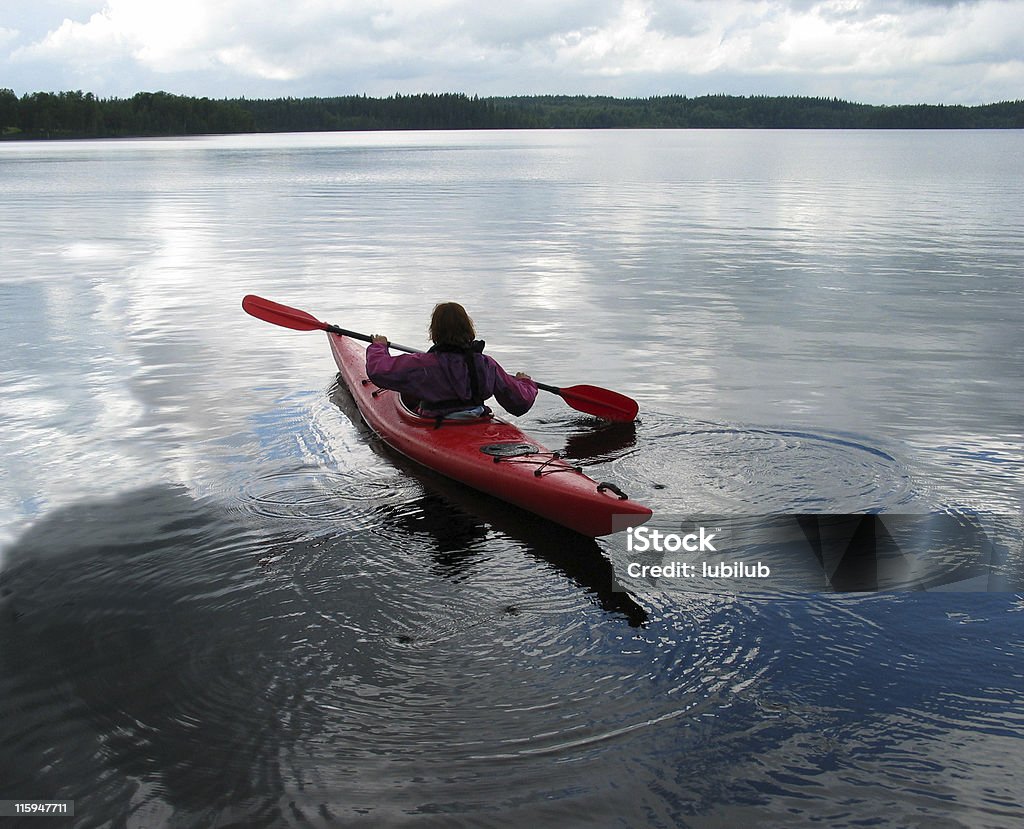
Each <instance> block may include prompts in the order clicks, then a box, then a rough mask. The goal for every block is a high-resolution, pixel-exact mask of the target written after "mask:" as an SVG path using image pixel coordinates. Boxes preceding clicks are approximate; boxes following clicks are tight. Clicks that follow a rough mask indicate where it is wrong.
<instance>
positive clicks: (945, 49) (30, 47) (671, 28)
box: [0, 0, 1024, 102]
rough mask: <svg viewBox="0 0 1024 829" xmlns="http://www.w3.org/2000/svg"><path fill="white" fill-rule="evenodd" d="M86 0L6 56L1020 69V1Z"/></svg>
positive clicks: (442, 86) (376, 71)
mask: <svg viewBox="0 0 1024 829" xmlns="http://www.w3.org/2000/svg"><path fill="white" fill-rule="evenodd" d="M54 2H59V0H54ZM82 2H83V0H76V3H75V8H76V9H77V11H78V13H79V16H77V17H67V18H65V19H63V20H62V21H61V22H60V23H58V24H56V25H52V26H50V28H49V29H48V30H47V31H46V32H45V34H41V35H39V36H37V37H35V39H33V40H31V41H30V42H18V43H17V45H16V47H15V48H14V51H13V53H12V54H11V58H10V61H9V65H10V66H12V67H17V68H18V69H19V72H20V76H21V77H23V78H24V77H30V76H31V75H32V72H33V70H34V71H35V72H36V73H37V75H41V74H45V73H49V74H52V75H59V74H61V73H63V75H64V76H65V77H67V76H72V77H75V78H76V79H83V78H89V77H95V78H97V79H102V78H109V77H110V76H111V74H112V73H115V72H116V73H117V74H118V75H122V76H124V77H126V78H132V77H134V78H135V79H136V80H137V82H141V81H147V82H152V81H154V80H155V81H157V82H158V83H159V82H160V81H164V83H162V84H160V85H161V86H162V87H164V88H171V89H173V90H174V91H184V92H188V93H189V94H210V95H214V94H229V95H230V94H250V95H252V94H262V95H277V94H321V95H330V94H346V93H352V92H367V93H369V94H388V93H390V92H394V91H450V90H459V91H468V92H471V93H473V92H475V93H479V94H516V93H524V94H530V93H537V92H553V93H560V92H561V93H600V92H604V93H607V94H630V95H649V94H657V93H661V92H666V91H675V92H681V93H686V94H692V93H699V92H712V91H739V92H751V93H755V92H757V93H760V92H765V93H774V94H791V93H792V94H804V93H807V92H811V94H837V95H840V96H842V97H856V96H855V95H854V94H853V93H855V92H861V93H863V94H862V95H861V98H862V99H864V100H868V101H870V102H904V101H912V100H915V99H918V100H924V99H927V100H933V101H937V102H956V101H958V100H962V101H964V102H977V101H978V100H996V99H999V98H1003V97H1007V95H1006V93H1007V92H1010V91H1011V90H1014V89H1019V87H1018V86H1017V85H1019V84H1020V83H1021V81H1022V79H1024V78H1022V73H1021V67H1020V63H1021V61H1022V59H1024V47H1022V44H1024V0H970V1H969V2H951V0H897V2H883V0H789V2H781V1H780V0H675V2H671V1H670V0H590V1H589V2H588V0H566V2H562V3H554V4H553V3H551V2H550V0H521V2H519V3H516V4H509V3H505V2H502V3H499V2H481V1H480V0H476V1H475V2H472V1H471V0H383V2H381V0H347V1H346V2H337V0H292V1H291V2H287V3H285V2H279V1H278V0H264V2H259V0H245V2H243V0H219V2H217V3H209V2H206V0H107V2H106V3H105V4H104V5H102V7H97V6H96V5H95V4H94V5H91V6H88V7H84V6H83V5H82ZM85 8H87V9H88V13H86V12H83V9H85ZM2 31H4V30H0V43H2V42H3V40H4V38H3V35H2ZM8 31H9V30H8ZM7 40H8V41H12V40H17V38H15V37H14V36H8V37H7ZM132 70H134V71H132ZM743 84H746V88H743ZM732 85H735V86H736V89H735V90H733V89H731V88H723V87H731V86H732ZM138 88H142V87H141V86H140V87H138ZM95 91H97V92H100V93H101V94H103V93H104V91H105V90H103V89H96V90H95ZM922 95H924V96H926V98H922V97H921V96H922ZM865 96H866V97H865ZM893 97H895V98H896V100H892V98H893ZM1012 97H1019V91H1018V92H1017V94H1015V95H1012Z"/></svg>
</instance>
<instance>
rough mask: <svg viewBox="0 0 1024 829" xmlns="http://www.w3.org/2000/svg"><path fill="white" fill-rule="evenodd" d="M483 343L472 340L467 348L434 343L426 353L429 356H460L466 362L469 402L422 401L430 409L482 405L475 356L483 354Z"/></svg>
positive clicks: (482, 399) (482, 400)
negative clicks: (442, 354) (440, 354)
mask: <svg viewBox="0 0 1024 829" xmlns="http://www.w3.org/2000/svg"><path fill="white" fill-rule="evenodd" d="M483 351H484V341H483V340H473V342H472V343H470V344H469V345H468V346H460V345H452V344H450V343H436V344H435V345H433V346H431V348H430V350H429V351H428V352H427V353H429V354H437V353H444V354H461V355H462V358H463V359H464V360H465V361H466V371H467V372H469V393H470V397H471V399H470V400H456V399H452V400H437V401H435V400H430V401H424V402H426V403H427V405H428V406H429V407H430V408H431V409H455V408H458V407H460V406H461V407H465V408H472V407H474V406H483V405H484V396H483V395H482V394H481V393H480V385H481V384H480V374H479V373H478V372H477V368H476V359H475V355H477V354H483Z"/></svg>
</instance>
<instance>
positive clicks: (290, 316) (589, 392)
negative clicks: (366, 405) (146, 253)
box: [242, 294, 639, 421]
mask: <svg viewBox="0 0 1024 829" xmlns="http://www.w3.org/2000/svg"><path fill="white" fill-rule="evenodd" d="M242 309H243V310H244V311H245V312H246V313H247V314H251V315H252V316H254V317H256V318H257V319H261V320H263V321H264V322H269V323H272V324H274V325H280V326H283V327H284V328H291V329H293V330H295V331H316V330H320V331H327V332H328V333H331V334H339V335H341V336H344V337H351V338H352V339H353V340H361V341H363V342H367V343H370V342H373V337H371V336H370V335H369V334H361V333H359V332H358V331H350V330H348V329H347V328H341V327H339V326H337V325H331V324H329V323H326V322H322V321H321V320H318V319H317V318H316V317H314V316H313V315H312V314H308V313H306V312H305V311H301V310H299V309H298V308H292V307H290V306H288V305H281V304H280V303H278V302H273V301H271V300H269V299H263V298H262V297H258V296H254V295H252V294H250V295H248V296H246V297H245V298H244V299H243V300H242ZM388 347H389V348H393V349H395V350H396V351H404V352H406V353H408V354H422V353H423V352H422V350H421V349H418V348H410V347H409V346H407V345H399V344H398V343H392V342H389V343H388ZM534 383H536V385H537V388H538V389H542V390H543V391H546V392H550V393H551V394H557V395H558V396H559V397H561V398H562V399H563V400H564V401H565V402H566V403H568V404H569V405H570V406H572V407H573V408H574V409H576V410H578V411H581V412H586V413H587V414H592V415H594V416H596V417H603V418H605V419H607V420H618V421H632V420H633V419H634V418H636V415H637V411H638V408H639V407H638V406H637V403H636V401H635V400H633V399H631V398H629V397H626V396H625V395H624V394H619V393H618V392H614V391H609V390H608V389H602V388H600V387H599V386H586V385H581V386H570V387H568V388H559V387H558V386H549V385H547V384H546V383H537V381H536V380H534Z"/></svg>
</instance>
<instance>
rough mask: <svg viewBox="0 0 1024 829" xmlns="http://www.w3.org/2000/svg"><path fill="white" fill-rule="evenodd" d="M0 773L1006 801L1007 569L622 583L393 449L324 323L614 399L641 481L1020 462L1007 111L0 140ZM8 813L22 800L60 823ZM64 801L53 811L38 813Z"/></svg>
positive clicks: (589, 437)
mask: <svg viewBox="0 0 1024 829" xmlns="http://www.w3.org/2000/svg"><path fill="white" fill-rule="evenodd" d="M0 182H2V184H0V261H2V263H3V268H2V269H0V312H2V318H3V326H2V330H0V372H2V375H0V376H2V382H3V403H2V405H3V413H4V415H3V423H4V428H3V430H2V432H0V447H2V454H0V463H2V464H3V477H2V480H0V800H3V799H10V798H41V799H42V798H46V799H51V798H62V799H69V800H74V801H75V802H76V816H75V818H74V819H73V821H72V820H71V819H67V818H65V819H54V821H52V822H53V823H54V825H57V824H58V823H59V824H60V825H71V824H72V823H73V825H75V826H83V827H85V826H89V827H92V826H156V825H175V826H192V825H194V826H215V825H216V826H228V825H238V826H333V825H341V826H363V825H365V826H392V825H394V826H419V825H423V826H435V825H436V826H474V827H476V826H519V825H527V824H532V825H538V826H547V825H558V826H575V825H579V826H584V825H587V826H589V825H602V826H734V825H737V824H739V823H741V822H746V823H752V824H754V825H775V826H782V825H785V826H809V825H812V824H813V825H822V824H826V825H829V826H853V825H864V824H870V825H879V826H901V827H902V826H944V827H945V826H948V827H955V826H965V827H983V826H992V827H1002V826H1008V825H1011V824H1015V823H1019V822H1021V821H1024V807H1022V806H1021V802H1022V799H1024V798H1022V795H1024V790H1022V788H1021V783H1020V775H1019V769H1020V767H1021V764H1022V762H1024V739H1022V737H1021V734H1022V727H1024V709H1022V707H1021V700H1022V697H1024V668H1022V661H1021V656H1022V653H1024V600H1022V598H1021V595H1020V594H1019V593H1015V592H1001V593H1000V592H989V593H959V592H954V593H945V594H935V593H913V592H901V591H896V592H885V593H866V594H829V593H823V592H806V593H793V594H787V595H783V596H776V597H770V598H765V597H757V596H745V595H734V594H728V593H716V592H714V591H704V592H685V591H679V590H665V589H661V588H660V587H658V586H657V585H654V586H649V585H646V584H645V583H642V582H640V583H630V585H629V590H628V591H627V592H622V591H621V590H614V589H612V584H613V573H614V574H615V576H616V577H619V576H621V575H622V569H623V567H624V564H625V562H626V557H625V554H624V553H623V548H622V544H621V542H620V541H616V540H615V537H613V538H611V539H603V540H598V541H588V540H584V539H581V538H577V537H575V536H572V535H571V534H567V533H564V532H561V531H559V530H557V529H556V528H554V527H548V526H545V525H543V523H541V522H536V521H532V520H530V519H527V518H524V517H523V516H522V515H520V514H518V513H517V512H516V511H514V510H513V509H511V508H508V507H505V506H504V505H502V504H500V503H497V502H494V501H491V500H490V499H487V498H484V497H482V496H478V495H476V494H474V493H472V492H468V491H466V490H464V489H462V488H461V487H459V486H457V485H454V484H451V483H449V482H446V481H445V480H443V479H441V478H439V477H437V476H435V475H432V474H430V473H427V472H425V471H422V470H419V469H417V468H415V467H414V466H413V465H411V464H410V463H408V462H406V461H403V460H402V459H401V458H399V457H396V456H395V455H394V454H393V453H391V452H390V451H389V450H387V448H386V447H384V446H382V444H381V443H380V441H379V439H377V438H375V437H374V436H373V435H372V434H370V433H369V432H368V431H367V430H366V428H365V427H364V426H362V425H361V423H360V422H359V419H358V414H357V413H356V412H355V410H354V406H353V404H352V402H351V399H350V398H349V397H348V396H347V394H346V392H345V391H344V390H343V389H338V388H337V386H336V384H335V367H334V364H333V361H332V360H331V357H330V352H329V349H328V347H327V343H326V341H325V339H324V338H323V335H322V334H319V333H305V334H303V333H298V332H292V331H286V330H284V329H281V328H274V327H272V326H269V325H266V324H264V323H261V322H259V321H257V320H255V319H253V318H251V317H248V316H246V315H245V314H243V313H242V311H241V308H240V301H241V298H242V296H243V295H245V294H246V293H257V294H260V295H262V296H265V297H269V298H271V299H275V300H278V301H281V302H285V303H287V304H290V305H294V306H297V307H299V308H304V309H306V310H308V311H310V312H312V313H313V314H315V315H317V316H318V317H320V318H321V319H326V320H328V321H330V322H334V323H336V324H339V325H342V326H345V327H348V328H352V329H355V330H361V331H365V332H369V333H372V332H381V333H385V334H387V335H389V336H390V337H391V339H393V340H394V341H397V342H402V343H406V344H408V345H413V346H420V345H424V346H425V345H426V342H425V326H426V319H427V317H428V315H429V312H430V309H431V308H432V307H433V305H434V303H435V302H437V301H440V300H444V299H455V300H458V301H460V302H462V303H463V304H464V305H466V307H467V308H468V309H469V310H470V312H471V313H472V314H473V316H474V318H475V320H476V323H477V328H478V331H479V333H480V334H481V336H483V337H484V338H485V339H486V340H487V341H488V351H489V353H491V354H493V355H494V356H496V357H497V358H498V359H499V360H500V361H501V362H502V363H503V364H504V365H505V366H506V368H508V369H509V370H525V371H528V372H530V373H531V374H532V375H533V376H534V377H536V378H537V379H540V380H543V381H546V382H549V383H554V384H561V385H571V384H574V383H593V384H595V385H600V386H604V387H607V388H611V389H615V390H617V391H621V392H623V393H625V394H628V395H630V396H632V397H635V398H636V399H637V400H638V401H639V403H640V406H641V419H640V422H639V423H638V424H637V425H636V426H635V428H630V429H628V430H623V429H621V428H620V429H612V428H609V427H607V426H602V425H600V424H598V423H597V422H594V421H592V420H590V419H588V418H586V417H582V416H580V415H579V414H578V413H576V412H574V411H573V410H571V409H569V408H567V407H565V406H564V404H562V403H561V402H560V401H559V400H558V399H557V398H554V397H552V396H549V395H545V396H544V397H543V398H542V399H541V400H539V402H538V405H537V406H536V407H535V408H534V410H533V411H531V412H530V413H529V414H528V415H526V416H525V417H522V418H519V419H518V420H519V423H520V425H521V426H523V427H524V428H525V429H526V430H527V431H529V432H530V433H531V434H533V435H535V436H536V437H537V438H538V439H539V440H541V441H542V442H544V443H546V444H547V445H548V446H550V447H552V448H558V449H565V450H566V452H567V453H568V454H570V455H571V456H573V457H575V458H578V459H580V461H581V462H582V463H584V464H585V465H586V466H587V467H588V468H589V469H590V470H591V471H592V474H593V476H594V477H598V478H600V479H602V480H613V481H615V482H616V483H618V484H619V485H620V486H622V487H623V488H624V489H625V490H626V491H628V492H629V493H630V495H631V496H632V497H634V498H635V499H637V500H640V501H642V502H644V503H647V504H649V505H650V506H651V507H652V508H653V509H654V510H655V512H656V515H657V516H674V515H687V514H718V515H745V516H751V515H753V516H757V515H768V514H789V513H794V514H795V513H820V514H831V513H840V514H851V513H865V512H881V513H923V514H940V515H961V514H974V515H982V516H984V522H985V527H986V531H987V532H988V533H989V534H990V535H991V536H992V537H993V538H994V539H996V540H997V541H998V543H999V545H1000V547H1001V549H1003V550H1005V551H1006V552H1007V555H1008V556H1009V558H1010V560H1011V562H1013V561H1017V562H1019V559H1020V557H1021V555H1022V551H1021V549H1020V534H1021V524H1022V522H1021V511H1022V503H1024V449H1022V437H1024V418H1022V415H1021V409H1022V405H1021V404H1022V400H1024V335H1022V331H1024V134H1022V133H1021V132H1020V131H1007V132H926V133H904V132H884V133H883V132H770V133H769V132H756V131H751V132H747V131H742V132H741V131H737V132H719V131H678V132H676V131H663V132H646V131H639V132H618V131H609V132H575V131H567V132H493V133H464V132H458V133H449V132H436V133H419V132H408V133H386V134H382V133H367V134H322V135H280V136H259V137H255V136H236V137H219V138H200V139H180V140H179V139H175V140H147V141H121V142H54V143H0ZM34 821H35V819H34V820H33V822H32V825H33V826H35V825H45V824H46V823H47V822H48V821H46V820H43V821H41V822H40V823H38V824H37V823H36V822H34ZM62 821H63V822H62Z"/></svg>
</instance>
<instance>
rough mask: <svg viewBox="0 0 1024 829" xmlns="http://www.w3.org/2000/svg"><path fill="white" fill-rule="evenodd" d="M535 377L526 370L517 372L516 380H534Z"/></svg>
mask: <svg viewBox="0 0 1024 829" xmlns="http://www.w3.org/2000/svg"><path fill="white" fill-rule="evenodd" d="M532 379H533V378H532V377H531V376H530V375H529V374H527V373H526V372H525V371H517V372H516V380H532Z"/></svg>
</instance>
